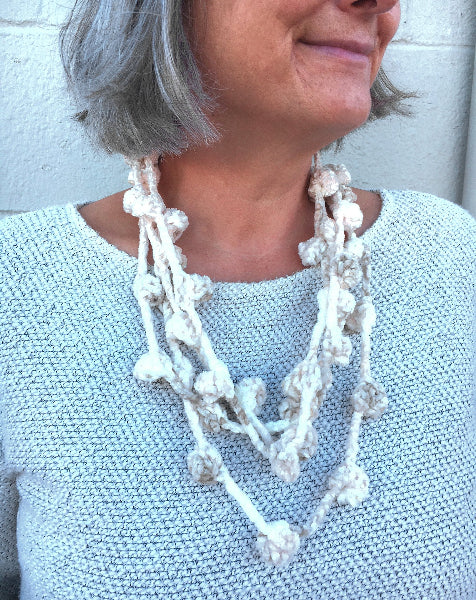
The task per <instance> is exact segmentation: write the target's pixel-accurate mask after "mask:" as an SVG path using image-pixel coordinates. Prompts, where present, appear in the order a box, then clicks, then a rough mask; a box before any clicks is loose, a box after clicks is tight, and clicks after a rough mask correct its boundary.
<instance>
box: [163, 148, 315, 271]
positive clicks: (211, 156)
mask: <svg viewBox="0 0 476 600" xmlns="http://www.w3.org/2000/svg"><path fill="white" fill-rule="evenodd" d="M310 161H311V155H310V154H306V155H298V154H291V153H290V152H289V153H288V154H286V153H285V152H281V155H279V153H278V152H276V149H274V151H273V152H272V151H270V149H269V147H264V146H261V147H257V146H256V145H255V146H253V155H252V156H250V151H249V146H248V147H247V148H246V150H245V148H244V147H243V148H240V147H236V146H234V147H230V146H227V145H226V144H225V143H224V142H219V143H218V144H215V145H213V146H211V147H201V148H199V149H196V150H190V151H187V152H185V153H184V154H182V155H181V156H180V157H178V158H174V157H167V158H166V159H165V160H164V161H163V163H162V165H161V172H162V175H161V179H160V183H159V191H160V193H161V195H162V196H163V198H164V201H165V203H166V204H167V206H169V207H175V208H179V209H181V210H183V211H184V212H185V213H186V214H187V216H188V217H189V222H190V225H189V227H188V228H187V230H186V231H185V233H184V234H183V236H182V238H181V239H180V241H179V245H180V246H181V247H182V249H183V251H184V252H185V254H186V255H187V257H188V260H189V263H188V269H187V270H189V271H190V272H198V273H203V274H208V275H210V276H211V277H212V278H214V279H221V280H229V281H233V280H243V281H253V280H262V279H270V278H274V277H279V276H283V275H287V274H289V273H292V272H295V271H297V270H299V269H302V263H301V261H300V259H299V256H298V253H297V246H298V244H299V242H301V241H303V240H305V239H307V238H309V237H310V236H312V231H313V211H314V206H313V204H312V203H311V202H310V201H309V199H308V195H307V185H308V178H309V169H310Z"/></svg>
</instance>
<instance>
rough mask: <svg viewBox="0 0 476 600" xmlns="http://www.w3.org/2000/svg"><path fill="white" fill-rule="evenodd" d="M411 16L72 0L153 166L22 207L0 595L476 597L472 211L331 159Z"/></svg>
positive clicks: (100, 91) (109, 104) (138, 160)
mask: <svg viewBox="0 0 476 600" xmlns="http://www.w3.org/2000/svg"><path fill="white" fill-rule="evenodd" d="M159 4H160V6H158V5H159ZM398 19H399V7H398V2H396V1H395V0H368V1H367V0H358V1H354V2H352V1H350V0H305V1H302V0H301V1H300V2H290V1H289V0H288V1H286V2H284V1H281V0H279V1H276V0H273V1H271V0H265V1H263V2H254V1H252V0H241V1H240V2H237V1H235V0H226V1H225V2H223V0H221V1H219V0H210V1H209V2H207V3H206V6H205V5H204V3H200V2H197V1H195V2H191V3H190V4H189V3H184V6H181V3H179V2H173V1H170V2H165V1H164V2H162V3H157V2H155V1H149V2H145V1H144V2H141V3H135V2H124V3H123V4H121V5H120V6H119V5H116V4H115V5H114V7H112V6H110V4H109V3H107V2H97V3H94V6H93V3H89V2H84V3H82V5H79V6H77V8H76V13H75V14H74V16H73V18H72V20H71V22H70V23H69V25H68V26H67V28H66V29H65V31H64V34H63V54H64V59H65V65H66V68H67V72H68V74H69V77H70V81H71V86H72V90H73V92H74V93H75V94H76V97H77V100H78V102H79V103H80V106H81V109H82V110H83V112H82V114H81V116H80V118H81V119H82V120H83V122H84V124H85V126H86V128H87V130H88V131H89V133H90V134H91V135H92V136H93V137H94V138H95V139H96V141H97V142H98V143H99V144H100V145H101V146H102V147H104V148H106V149H107V150H109V151H114V152H120V153H122V154H124V155H125V156H126V157H127V159H128V161H129V163H130V164H131V183H132V184H133V187H132V188H131V190H129V191H127V192H126V193H124V192H120V193H118V194H115V195H113V196H111V197H109V198H105V199H103V200H100V201H98V202H94V203H92V204H86V205H81V204H78V205H74V206H73V205H69V206H67V207H66V208H60V207H52V208H50V209H46V210H42V211H37V212H36V213H30V214H28V215H22V216H19V217H15V218H12V219H8V220H6V221H4V222H2V225H1V227H2V279H1V281H2V284H1V285H2V289H1V291H2V295H1V297H2V313H1V314H2V316H1V319H2V341H3V344H2V350H1V355H0V356H1V360H0V365H1V369H2V384H1V385H2V388H1V389H2V403H1V407H2V421H1V423H2V429H1V431H2V453H3V454H2V463H1V464H2V472H1V474H2V479H1V485H2V487H1V494H2V495H1V497H0V498H1V502H0V507H1V510H2V531H3V534H2V536H3V546H2V553H1V554H0V557H1V563H0V568H1V571H0V577H1V579H0V586H2V587H0V589H1V590H2V594H3V596H2V597H5V598H16V597H18V594H19V597H20V598H21V599H22V600H25V599H30V598H31V599H33V598H34V599H37V598H49V599H51V598H55V599H56V598H61V599H63V598H65V599H66V598H68V599H69V598H98V599H99V598H101V599H105V598H114V599H120V598H124V599H125V598H128V599H129V598H134V599H136V598H143V599H146V598H147V599H149V598H172V597H173V598H187V599H189V598H200V599H202V598H223V599H228V598H253V599H255V598H256V599H258V598H263V599H264V598H266V599H271V598H279V599H280V600H283V599H291V598H292V599H296V598H306V599H309V600H310V599H317V598H335V599H342V598H352V599H357V598H366V599H367V598H388V599H390V598H395V599H396V598H399V599H400V598H415V599H417V598H418V599H420V598H441V599H442V598H445V599H448V598H452V599H460V598H473V597H474V589H475V584H476V573H475V569H474V562H475V561H474V550H475V541H474V540H475V536H474V502H472V498H473V499H474V497H473V496H471V493H472V490H473V495H474V460H475V458H476V456H475V454H476V448H475V440H474V432H473V429H472V421H471V381H472V359H473V352H474V300H475V283H474V282H475V277H474V275H475V269H476V256H475V243H474V242H475V239H476V225H475V223H474V221H473V219H471V217H469V215H468V214H467V213H466V212H465V211H463V210H462V209H461V208H459V207H457V206H454V205H452V204H450V203H448V202H445V201H443V200H440V199H437V198H434V197H431V196H427V195H424V194H420V193H415V192H387V191H379V192H368V191H363V190H351V188H350V187H349V183H350V179H349V174H348V172H347V171H346V169H345V168H344V167H342V166H338V167H322V165H320V163H319V157H318V155H317V154H316V153H317V152H318V151H319V150H320V149H321V148H323V147H325V146H327V145H329V144H330V143H332V142H334V141H336V140H339V139H340V138H342V137H343V136H344V135H345V134H347V133H348V132H349V131H351V130H353V129H355V128H356V127H358V126H360V125H361V124H362V123H363V122H365V121H366V120H367V118H368V117H369V111H370V110H371V109H372V116H373V117H375V116H379V115H382V114H384V113H385V112H388V107H389V105H390V104H391V103H392V102H393V104H394V106H395V103H396V101H397V99H398V98H396V96H395V94H393V96H392V94H390V93H389V91H388V90H389V89H390V88H389V87H387V91H386V93H385V88H384V87H382V86H383V84H382V81H384V80H383V79H382V77H381V76H380V78H379V80H377V81H376V77H377V73H378V71H379V68H380V64H381V60H382V56H383V54H384V51H385V48H386V47H387V45H388V43H389V42H390V40H391V38H392V36H393V35H394V33H395V30H396V28H397V25H398ZM154 56H155V57H156V60H155V62H154V60H153V58H152V57H154ZM371 88H372V89H371ZM313 155H314V160H313V163H312V167H311V174H309V172H310V165H311V157H312V156H313ZM124 209H125V211H124ZM185 215H186V216H185ZM176 242H178V243H179V245H177V243H176ZM370 246H371V248H372V270H373V276H372V283H371V286H372V287H371V288H370V280H369V278H370V267H369V261H370V254H369V252H370V251H369V247H370ZM185 256H186V257H187V261H188V262H186V260H185ZM303 266H304V267H309V268H303ZM212 282H213V283H212ZM371 291H372V296H371V294H370V292H371ZM375 313H376V315H375ZM375 316H376V319H375ZM375 321H376V323H375ZM374 323H375V326H374V328H373V330H372V356H371V358H372V371H370V362H369V359H370V332H371V329H372V326H373V325H374ZM384 389H385V391H384ZM385 392H386V393H385ZM373 421H375V422H373ZM187 466H188V471H187ZM256 536H257V542H256V543H254V542H253V538H254V537H256ZM19 590H20V591H19Z"/></svg>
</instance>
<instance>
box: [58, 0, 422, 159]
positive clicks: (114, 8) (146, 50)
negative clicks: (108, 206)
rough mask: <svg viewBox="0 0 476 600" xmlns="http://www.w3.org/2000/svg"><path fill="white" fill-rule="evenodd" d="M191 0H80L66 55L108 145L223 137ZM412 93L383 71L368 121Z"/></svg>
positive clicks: (143, 146) (96, 138)
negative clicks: (200, 63) (190, 35)
mask: <svg viewBox="0 0 476 600" xmlns="http://www.w3.org/2000/svg"><path fill="white" fill-rule="evenodd" d="M190 1H198V0H95V1H94V2H92V1H91V0H76V2H75V5H74V7H73V10H72V12H71V15H70V17H69V20H68V21H67V22H66V24H65V25H64V26H63V27H62V29H61V33H60V47H61V57H62V61H63V65H64V68H65V71H66V75H67V79H68V86H69V89H70V91H71V93H72V95H73V97H74V99H75V102H76V103H77V105H78V108H79V111H80V112H78V114H77V115H76V118H77V120H78V121H80V122H81V123H82V124H83V125H84V127H85V129H86V131H87V133H88V135H89V136H90V138H91V139H92V141H93V142H94V143H95V144H96V145H98V146H100V147H101V148H103V149H104V150H106V151H107V152H109V153H115V152H118V153H120V154H123V155H124V156H128V157H130V158H139V157H142V156H146V155H148V154H150V153H152V152H154V151H156V152H159V153H160V154H179V153H180V152H182V151H183V150H184V149H185V148H187V147H188V146H190V145H191V144H195V143H210V142H213V141H214V140H216V139H217V138H218V137H219V134H218V132H217V131H216V130H215V129H214V128H213V126H212V125H211V123H210V122H209V120H208V119H207V117H206V112H207V109H210V108H212V107H213V106H214V100H213V98H212V97H211V96H210V94H209V93H207V91H206V90H205V89H204V87H203V84H202V79H201V76H200V72H199V70H198V67H197V64H196V61H195V58H194V56H193V53H192V49H191V47H190V44H189V42H188V39H187V35H186V32H185V27H184V20H186V19H187V18H188V17H189V8H190ZM412 96H413V95H412V94H409V93H406V92H402V91H400V90H398V89H397V88H395V87H394V86H393V85H392V83H391V82H390V81H389V79H388V78H387V76H386V75H385V73H384V72H383V70H380V72H379V74H378V76H377V79H376V81H375V83H374V85H373V86H372V89H371V97H372V109H371V113H370V116H369V120H374V119H380V118H383V117H386V116H387V115H389V114H391V113H399V114H407V112H408V110H407V109H406V107H405V106H404V105H403V104H402V101H403V100H405V99H407V98H410V97H412Z"/></svg>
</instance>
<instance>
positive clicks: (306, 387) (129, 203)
mask: <svg viewBox="0 0 476 600" xmlns="http://www.w3.org/2000/svg"><path fill="white" fill-rule="evenodd" d="M129 165H130V166H131V168H132V170H131V174H130V182H131V184H133V187H132V188H131V189H130V190H128V191H127V192H126V193H125V194H124V210H125V211H126V212H129V213H131V214H132V215H134V216H135V217H138V218H139V231H140V233H139V258H138V272H137V275H136V277H135V280H134V285H133V290H134V295H135V297H136V299H137V301H138V303H139V306H140V310H141V314H142V318H143V322H144V328H145V333H146V336H147V342H148V347H149V351H148V352H147V353H146V354H144V355H143V356H142V357H141V358H139V360H138V361H137V363H136V365H135V368H134V376H135V377H136V378H137V379H139V380H141V381H146V382H154V381H159V380H165V381H167V382H168V383H169V384H170V386H171V387H172V389H173V390H174V391H175V392H176V393H177V394H178V396H180V397H181V399H182V401H183V406H184V411H185V415H186V417H187V419H188V422H189V425H190V428H191V430H192V433H193V436H194V438H195V441H196V446H195V449H194V450H193V451H192V452H191V453H190V454H189V456H188V459H187V462H188V468H189V470H190V473H191V475H192V477H193V479H194V480H195V481H197V482H200V483H203V484H214V483H217V482H219V483H222V484H223V485H224V486H225V488H226V490H227V491H228V493H229V494H230V495H231V496H233V497H234V498H235V500H236V501H237V502H238V504H239V505H240V506H241V508H242V509H243V510H244V512H245V513H246V515H247V516H248V517H249V519H250V520H251V521H252V522H253V523H254V525H255V526H256V527H257V529H258V539H257V548H258V550H259V553H260V554H261V557H262V558H263V559H264V561H265V562H266V563H268V564H271V565H275V566H282V565H285V564H287V563H288V562H289V561H290V559H291V558H292V556H293V555H294V554H295V553H296V551H297V550H298V548H299V545H300V540H301V539H302V538H306V537H308V536H310V535H312V534H313V533H314V532H315V531H316V530H317V529H318V527H319V526H320V525H321V523H322V522H323V520H324V518H325V516H326V514H327V513H328V512H329V510H330V508H331V506H332V505H333V504H334V503H335V502H336V503H337V504H339V505H343V504H349V505H351V506H353V507H355V506H358V505H359V504H360V503H361V502H362V501H363V500H364V499H365V498H366V497H367V495H368V484H369V480H368V477H367V475H366V473H365V472H364V471H363V470H362V469H361V468H360V467H359V466H358V465H357V453H358V449H359V446H358V436H359V430H360V424H361V421H362V418H363V417H370V418H372V419H377V418H379V417H380V415H381V414H382V413H383V411H384V410H385V409H386V407H387V398H386V395H385V392H384V390H383V389H382V387H381V386H380V385H379V384H378V383H377V382H376V381H375V380H374V379H373V378H372V377H371V374H370V366H369V355H370V332H371V328H372V326H373V325H374V323H375V310H374V307H373V305H372V300H371V296H370V287H369V278H370V252H369V248H368V247H367V246H366V244H364V243H363V242H362V240H361V239H359V238H357V236H356V234H355V230H356V229H357V228H358V227H360V225H361V224H362V212H361V210H360V208H359V206H358V205H357V204H356V203H355V200H356V195H355V194H354V193H353V192H352V190H351V188H350V187H349V184H350V175H349V172H348V171H347V169H346V168H345V167H344V166H343V165H337V166H335V165H326V166H321V165H320V161H319V156H318V155H316V156H315V157H314V160H313V167H312V169H311V177H310V185H309V189H308V194H309V197H310V199H311V200H312V201H314V203H315V217H314V236H313V237H312V238H311V239H309V240H307V241H305V242H302V243H300V244H299V248H298V250H299V255H300V257H301V260H302V263H303V265H304V266H306V267H312V268H320V271H321V277H322V281H323V288H322V289H320V290H318V291H317V293H316V300H317V304H318V307H319V313H318V318H317V322H316V324H315V325H314V328H313V331H312V335H311V340H310V343H309V350H308V352H307V354H306V356H305V357H304V358H303V360H302V361H301V362H300V363H299V364H297V365H296V366H295V367H294V369H292V371H291V372H290V373H289V374H288V375H287V376H286V377H285V378H284V380H283V382H282V390H283V393H284V396H285V399H284V400H283V401H282V402H281V404H280V406H279V416H280V420H278V421H270V422H263V421H262V420H260V419H259V416H258V415H259V412H260V409H261V407H262V406H263V403H264V401H265V399H266V391H265V385H264V382H263V381H262V380H261V379H260V378H258V377H251V378H246V379H243V380H241V381H238V382H236V383H234V382H233V381H232V379H231V376H230V373H229V371H228V368H227V366H226V364H225V363H224V362H222V361H221V360H220V359H219V358H218V357H217V356H216V354H215V352H214V350H213V348H212V345H211V343H210V339H209V337H208V335H207V333H206V331H204V329H203V327H202V323H201V321H200V318H199V316H198V314H197V312H196V309H195V308H196V306H197V304H199V303H200V302H205V301H207V300H208V299H210V297H211V295H212V282H211V280H210V279H209V278H208V277H206V276H201V275H197V274H192V275H190V274H188V273H186V272H185V271H184V268H185V266H186V259H185V256H184V255H183V254H182V252H181V249H180V248H179V247H178V246H177V245H176V244H175V242H176V241H177V240H178V238H179V237H180V235H181V234H182V233H183V231H184V230H185V229H186V228H187V226H188V219H187V216H186V215H185V213H183V212H182V211H180V210H177V209H175V208H167V207H166V206H165V204H164V202H163V200H162V198H161V196H160V194H159V193H158V191H157V181H158V178H159V177H160V172H159V169H158V167H157V165H156V161H155V160H154V157H148V158H144V159H142V160H140V161H130V162H129ZM326 206H327V208H328V210H329V212H330V214H331V215H332V217H329V216H328V214H327V210H326ZM346 233H347V240H346V238H345V234H346ZM149 244H150V245H151V246H152V252H153V258H154V265H153V272H152V273H150V272H149V271H148V265H147V255H148V251H149ZM359 283H361V284H362V292H363V293H362V297H361V299H360V300H358V301H356V299H355V298H354V295H353V294H352V293H351V291H350V290H351V289H352V288H354V287H356V286H357V285H358V284H359ZM154 308H158V309H159V310H160V311H161V312H162V314H163V318H164V323H165V336H166V340H167V343H168V346H169V348H168V353H167V352H164V351H163V350H162V349H160V348H159V344H158V341H157V337H156V334H155V331H154V325H153V313H152V311H153V309H154ZM349 330H351V331H352V330H353V331H356V332H360V334H361V348H360V379H359V382H358V383H357V386H356V387H355V389H354V391H353V393H352V395H351V398H350V403H351V406H352V408H353V414H352V418H351V424H350V429H349V433H348V438H347V443H346V449H345V458H344V461H343V462H342V464H340V465H339V466H337V468H336V469H335V470H334V471H333V472H332V473H331V474H330V476H329V479H328V482H327V491H326V493H325V494H324V496H323V498H322V499H321V501H320V503H319V505H318V506H317V508H315V510H314V512H313V513H312V514H311V516H310V518H309V520H308V522H307V523H306V524H305V525H304V526H295V525H290V524H289V523H288V522H287V521H284V520H278V521H274V522H270V523H268V522H266V521H265V519H264V518H263V517H262V516H261V514H260V513H259V512H258V510H257V508H256V507H255V506H254V504H253V503H252V501H251V499H250V498H249V496H248V495H247V494H246V493H245V492H244V491H243V490H241V489H240V488H239V486H238V485H237V484H236V482H235V481H234V480H233V478H232V477H231V475H230V473H229V471H228V469H227V468H226V466H225V465H224V463H223V460H222V457H221V456H220V454H219V452H218V450H217V449H216V448H215V447H214V446H213V445H212V444H211V443H210V442H209V441H208V439H207V437H206V435H205V432H210V433H218V432H220V431H221V430H228V431H231V432H233V433H236V434H244V435H247V436H248V437H249V439H250V441H251V443H252V444H253V446H254V447H255V448H256V450H257V451H258V452H259V453H260V454H261V455H262V456H263V457H265V458H266V459H268V460H269V462H270V466H271V470H272V472H273V473H275V474H276V475H277V476H278V477H279V478H281V479H282V480H283V481H286V482H293V481H295V480H296V479H297V478H298V477H299V474H300V463H301V461H304V460H307V459H309V458H310V457H312V456H313V455H314V454H315V452H316V449H317V431H316V429H315V428H314V426H313V422H314V421H315V420H316V418H317V416H318V413H319V409H320V407H321V406H322V403H323V402H324V400H325V397H326V393H327V391H328V389H329V388H330V387H331V385H332V372H331V366H332V365H333V364H338V365H347V364H348V363H349V359H350V355H351V351H352V344H351V341H350V338H349V336H348V335H346V334H347V333H348V332H349ZM186 348H190V349H192V350H194V351H195V352H196V354H197V356H198V359H199V360H200V363H201V364H202V365H203V370H202V371H201V372H199V373H196V372H195V370H194V368H193V366H192V363H191V362H190V361H189V360H188V358H186V356H185V355H184V352H183V350H184V349H186ZM227 409H228V410H227ZM231 414H234V415H235V417H236V418H231V417H230V415H231Z"/></svg>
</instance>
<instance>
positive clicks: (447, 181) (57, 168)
mask: <svg viewBox="0 0 476 600" xmlns="http://www.w3.org/2000/svg"><path fill="white" fill-rule="evenodd" d="M473 2H474V0H445V1H443V0H403V5H402V24H401V27H400V29H399V32H398V34H397V37H396V39H395V41H394V42H393V43H392V45H391V47H390V49H389V51H388V55H387V57H386V60H385V65H386V68H387V72H388V73H389V75H390V76H391V77H392V79H393V80H394V82H395V83H396V84H397V85H399V86H400V87H403V88H406V89H410V90H414V91H417V92H418V93H419V94H420V98H419V99H418V100H415V101H412V106H413V110H414V112H415V116H414V117H413V118H412V119H402V118H394V117H393V118H391V119H388V120H386V121H383V122H379V123H376V124H372V125H371V126H368V127H366V128H364V129H363V130H361V131H358V132H356V133H355V134H353V135H352V136H350V137H349V139H348V141H347V143H346V145H345V147H344V149H343V151H342V152H341V153H340V157H339V158H338V159H337V160H339V161H342V162H345V163H346V164H347V165H348V167H349V169H350V170H351V172H352V173H353V174H354V182H355V183H356V184H358V185H361V186H363V187H367V188H373V189H375V188H379V187H386V188H413V189H418V190H423V191H428V192H432V193H434V194H437V195H440V196H443V197H446V198H449V199H451V200H453V201H456V202H460V200H461V194H462V187H463V177H464V165H465V152H466V141H467V132H468V115H469V106H470V99H471V89H472V85H471V83H472V79H471V78H472V70H473V57H474V45H475V38H476V12H475V11H474V4H473ZM71 5H72V0H9V1H7V0H0V56H1V63H0V82H1V89H0V128H1V132H2V134H1V136H0V156H1V157H2V160H3V164H4V167H3V170H2V171H3V173H2V177H1V179H0V216H1V215H3V216H4V215H6V214H11V213H12V212H17V211H24V210H32V209H35V208H39V207H42V206H46V205H49V204H64V203H66V202H70V201H80V200H81V201H90V200H91V201H92V200H96V199H99V198H101V197H103V196H105V195H107V194H110V193H112V192H114V191H117V190H118V189H122V188H124V187H126V185H127V184H126V169H125V168H124V166H123V163H122V160H121V158H119V157H107V156H103V155H101V154H97V153H95V152H94V151H93V150H92V149H91V148H90V146H89V144H88V141H87V140H86V139H85V138H84V136H83V134H82V132H81V130H80V128H79V126H78V125H76V124H75V123H73V122H72V120H71V118H70V117H71V113H72V112H73V108H72V107H71V105H70V103H69V99H68V98H67V95H66V92H65V89H64V82H63V76H62V71H61V67H60V61H59V56H58V50H57V35H58V27H59V24H60V23H61V22H62V20H63V19H64V18H65V16H66V14H67V11H68V8H69V7H70V6H71ZM329 159H330V160H333V161H335V160H336V158H335V157H333V156H329Z"/></svg>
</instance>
